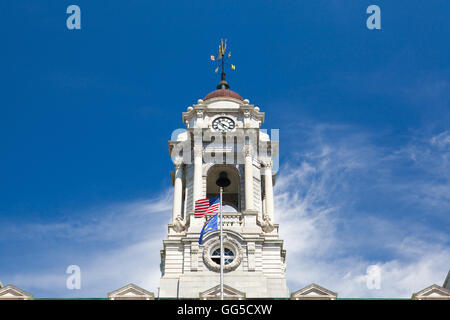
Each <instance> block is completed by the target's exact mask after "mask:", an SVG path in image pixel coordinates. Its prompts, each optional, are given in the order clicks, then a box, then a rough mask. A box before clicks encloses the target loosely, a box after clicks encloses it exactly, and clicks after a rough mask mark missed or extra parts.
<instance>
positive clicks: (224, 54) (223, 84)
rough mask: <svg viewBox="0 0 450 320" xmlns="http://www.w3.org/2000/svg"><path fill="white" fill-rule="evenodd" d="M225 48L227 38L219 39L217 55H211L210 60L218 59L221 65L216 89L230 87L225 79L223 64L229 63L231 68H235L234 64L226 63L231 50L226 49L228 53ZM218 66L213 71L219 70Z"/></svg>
mask: <svg viewBox="0 0 450 320" xmlns="http://www.w3.org/2000/svg"><path fill="white" fill-rule="evenodd" d="M226 50H227V39H225V40H224V39H221V40H220V45H219V50H218V52H217V57H215V56H214V55H211V60H212V61H219V60H220V63H221V65H222V73H221V77H220V82H219V84H218V85H217V89H230V86H229V84H228V82H227V80H225V65H230V67H231V69H232V70H235V69H236V66H235V65H234V64H231V63H228V59H229V58H230V57H231V51H228V53H227V52H226ZM219 67H220V66H218V67H217V68H216V69H215V70H214V72H216V73H217V72H218V71H219Z"/></svg>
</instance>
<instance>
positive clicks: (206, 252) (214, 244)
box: [203, 234, 243, 272]
mask: <svg viewBox="0 0 450 320" xmlns="http://www.w3.org/2000/svg"><path fill="white" fill-rule="evenodd" d="M219 247H220V240H219V239H213V240H209V241H208V242H207V243H206V244H205V246H204V248H203V262H204V263H205V264H206V266H207V267H208V268H209V269H211V270H213V271H220V265H219V264H217V263H215V262H214V261H212V259H211V252H212V251H213V250H214V249H216V248H219ZM223 248H224V249H225V248H228V249H230V250H232V251H233V252H234V260H233V261H232V262H231V263H230V264H227V265H224V266H223V270H224V271H225V272H227V271H233V270H235V269H236V268H237V267H238V266H239V265H240V264H241V262H242V256H243V249H242V246H241V245H240V244H239V242H238V241H236V240H235V239H233V238H230V237H228V236H227V235H225V234H224V236H223Z"/></svg>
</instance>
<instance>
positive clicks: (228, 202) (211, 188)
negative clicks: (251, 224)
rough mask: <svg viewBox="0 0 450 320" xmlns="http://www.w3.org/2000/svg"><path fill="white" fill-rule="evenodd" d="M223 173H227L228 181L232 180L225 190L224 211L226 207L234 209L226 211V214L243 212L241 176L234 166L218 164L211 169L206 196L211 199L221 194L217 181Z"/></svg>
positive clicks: (208, 175) (208, 174)
mask: <svg viewBox="0 0 450 320" xmlns="http://www.w3.org/2000/svg"><path fill="white" fill-rule="evenodd" d="M221 172H226V173H227V177H228V179H230V185H229V186H228V187H226V188H224V190H223V199H222V205H223V206H224V209H225V207H226V206H229V207H232V208H233V209H234V210H228V211H225V210H224V212H239V211H240V210H241V201H240V175H239V171H238V170H237V169H236V167H235V166H233V165H222V164H216V165H214V166H212V167H211V168H209V170H208V173H207V182H206V196H207V197H208V198H210V197H214V196H217V195H218V194H219V187H218V186H217V185H216V181H217V179H218V178H219V175H220V173H221Z"/></svg>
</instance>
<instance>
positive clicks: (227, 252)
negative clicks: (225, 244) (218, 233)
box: [211, 248, 234, 265]
mask: <svg viewBox="0 0 450 320" xmlns="http://www.w3.org/2000/svg"><path fill="white" fill-rule="evenodd" d="M211 260H212V261H214V262H215V263H217V264H218V265H220V248H217V249H215V250H213V251H212V252H211ZM223 260H224V262H225V265H227V264H230V263H231V262H233V260H234V252H233V251H232V250H231V249H228V248H224V249H223Z"/></svg>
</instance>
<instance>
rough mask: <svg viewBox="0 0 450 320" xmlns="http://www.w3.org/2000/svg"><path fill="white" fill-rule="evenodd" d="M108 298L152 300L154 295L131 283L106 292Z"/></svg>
mask: <svg viewBox="0 0 450 320" xmlns="http://www.w3.org/2000/svg"><path fill="white" fill-rule="evenodd" d="M108 299H110V300H154V299H155V295H154V294H153V293H152V292H149V291H147V290H145V289H143V288H141V287H139V286H137V285H135V284H133V283H130V284H127V285H126V286H124V287H122V288H120V289H117V290H114V291H112V292H110V293H108Z"/></svg>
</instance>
